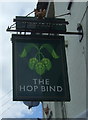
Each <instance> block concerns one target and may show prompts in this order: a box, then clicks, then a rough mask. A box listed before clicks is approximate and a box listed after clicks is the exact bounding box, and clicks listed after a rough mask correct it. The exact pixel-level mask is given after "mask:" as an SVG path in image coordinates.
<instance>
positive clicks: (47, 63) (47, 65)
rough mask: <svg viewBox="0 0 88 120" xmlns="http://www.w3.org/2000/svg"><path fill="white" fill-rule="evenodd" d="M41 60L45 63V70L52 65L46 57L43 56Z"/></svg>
mask: <svg viewBox="0 0 88 120" xmlns="http://www.w3.org/2000/svg"><path fill="white" fill-rule="evenodd" d="M41 62H42V63H43V64H44V65H45V68H46V70H48V71H49V70H50V69H51V67H52V64H51V61H50V60H49V59H48V58H43V59H42V60H41Z"/></svg>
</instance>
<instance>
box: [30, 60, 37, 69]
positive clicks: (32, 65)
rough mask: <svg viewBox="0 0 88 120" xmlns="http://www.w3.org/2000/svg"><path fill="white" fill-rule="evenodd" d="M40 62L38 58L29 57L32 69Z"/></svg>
mask: <svg viewBox="0 0 88 120" xmlns="http://www.w3.org/2000/svg"><path fill="white" fill-rule="evenodd" d="M37 63H38V60H37V58H30V59H29V64H28V66H29V68H30V69H31V70H33V69H34V68H35V65H36V64H37Z"/></svg>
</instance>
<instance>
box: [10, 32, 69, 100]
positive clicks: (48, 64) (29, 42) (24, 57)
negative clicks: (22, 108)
mask: <svg viewBox="0 0 88 120" xmlns="http://www.w3.org/2000/svg"><path fill="white" fill-rule="evenodd" d="M12 45H13V100H14V101H18V100H19V101H21V100H22V101H24V100H25V101H70V92H69V83H68V73H67V64H66V55H65V45H64V37H63V36H53V35H52V36H47V35H17V34H13V35H12Z"/></svg>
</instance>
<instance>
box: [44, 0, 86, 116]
mask: <svg viewBox="0 0 88 120" xmlns="http://www.w3.org/2000/svg"><path fill="white" fill-rule="evenodd" d="M53 5H54V7H50V9H49V16H50V14H51V17H52V12H50V11H54V16H56V17H58V18H65V19H66V21H68V22H69V25H67V31H69V32H78V31H77V28H78V25H80V24H81V25H82V28H83V38H82V36H81V35H64V36H65V44H66V58H67V65H68V76H69V86H70V95H71V101H70V102H59V101H58V102H43V115H44V118H49V117H51V118H86V117H88V113H87V111H88V104H87V101H88V100H87V84H88V79H87V78H88V75H87V73H88V27H87V26H88V23H87V19H88V2H72V3H71V4H70V2H54V4H53ZM51 8H53V9H51ZM69 12H70V13H71V15H64V16H62V17H61V16H59V15H61V14H65V13H69ZM47 16H48V15H47ZM81 38H82V40H81ZM80 40H81V41H80ZM52 97H53V96H52ZM47 107H48V114H46V113H45V111H44V108H47Z"/></svg>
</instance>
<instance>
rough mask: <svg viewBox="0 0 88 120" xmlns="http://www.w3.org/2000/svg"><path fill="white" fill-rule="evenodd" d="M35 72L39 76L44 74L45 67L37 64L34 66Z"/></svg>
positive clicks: (39, 63)
mask: <svg viewBox="0 0 88 120" xmlns="http://www.w3.org/2000/svg"><path fill="white" fill-rule="evenodd" d="M35 70H36V72H37V73H38V74H39V75H42V74H44V73H45V66H44V64H43V63H42V62H38V63H37V64H36V65H35Z"/></svg>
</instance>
